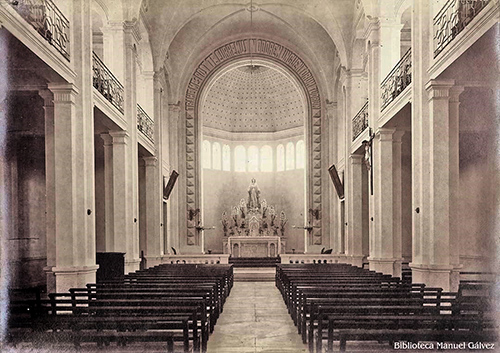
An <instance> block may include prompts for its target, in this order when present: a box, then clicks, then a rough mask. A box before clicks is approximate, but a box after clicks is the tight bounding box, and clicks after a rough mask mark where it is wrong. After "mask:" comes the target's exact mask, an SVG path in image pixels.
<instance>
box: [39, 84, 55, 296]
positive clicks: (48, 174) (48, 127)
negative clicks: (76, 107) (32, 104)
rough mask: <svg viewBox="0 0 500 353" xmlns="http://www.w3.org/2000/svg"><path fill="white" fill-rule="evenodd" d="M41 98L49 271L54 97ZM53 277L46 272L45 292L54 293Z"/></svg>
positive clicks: (52, 254)
mask: <svg viewBox="0 0 500 353" xmlns="http://www.w3.org/2000/svg"><path fill="white" fill-rule="evenodd" d="M38 95H39V96H40V97H42V98H43V102H44V104H43V109H44V112H45V194H46V196H45V222H46V227H45V229H46V235H47V237H46V241H47V267H46V268H45V270H46V271H50V270H51V268H52V267H55V266H56V237H55V236H54V235H55V232H56V213H55V204H56V202H55V200H56V190H55V184H56V176H55V146H54V101H53V100H54V96H53V94H52V92H51V91H49V90H42V91H38ZM55 290H56V288H55V276H54V274H53V273H52V272H47V292H49V293H50V292H54V291H55Z"/></svg>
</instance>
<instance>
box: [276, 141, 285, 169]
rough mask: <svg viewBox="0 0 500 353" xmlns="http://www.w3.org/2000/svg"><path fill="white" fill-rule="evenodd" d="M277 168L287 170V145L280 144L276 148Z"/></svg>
mask: <svg viewBox="0 0 500 353" xmlns="http://www.w3.org/2000/svg"><path fill="white" fill-rule="evenodd" d="M276 170H277V171H278V172H282V171H284V170H285V147H284V146H283V145H278V147H277V148H276Z"/></svg>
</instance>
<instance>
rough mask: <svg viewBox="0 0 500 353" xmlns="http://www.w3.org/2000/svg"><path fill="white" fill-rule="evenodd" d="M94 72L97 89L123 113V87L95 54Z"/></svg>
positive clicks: (94, 83) (93, 56) (93, 59)
mask: <svg viewBox="0 0 500 353" xmlns="http://www.w3.org/2000/svg"><path fill="white" fill-rule="evenodd" d="M92 71H93V85H94V87H95V89H97V90H98V91H99V92H100V93H101V94H102V95H103V97H104V98H106V99H107V100H108V101H109V102H110V103H111V104H113V105H114V106H115V107H116V108H117V109H118V110H119V111H120V112H121V113H123V86H122V84H121V83H120V81H118V79H117V78H116V77H115V76H114V75H113V74H112V73H111V71H110V70H109V69H108V68H107V67H106V65H104V63H103V62H102V61H101V59H99V57H98V56H97V55H96V53H94V52H93V53H92Z"/></svg>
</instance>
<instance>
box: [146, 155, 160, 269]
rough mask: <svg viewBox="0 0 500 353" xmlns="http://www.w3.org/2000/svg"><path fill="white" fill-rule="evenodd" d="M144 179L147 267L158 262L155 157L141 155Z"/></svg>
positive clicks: (158, 241)
mask: <svg viewBox="0 0 500 353" xmlns="http://www.w3.org/2000/svg"><path fill="white" fill-rule="evenodd" d="M143 159H144V166H145V181H146V210H145V211H146V249H145V251H144V255H145V256H146V260H147V267H151V266H155V265H158V264H159V263H160V262H157V261H159V259H160V256H161V253H160V250H161V249H162V248H163V247H162V242H161V232H160V231H161V228H160V207H161V202H159V200H157V197H156V196H157V195H158V192H157V190H158V181H159V180H158V170H157V169H158V159H157V158H156V157H143Z"/></svg>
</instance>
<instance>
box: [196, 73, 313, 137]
mask: <svg viewBox="0 0 500 353" xmlns="http://www.w3.org/2000/svg"><path fill="white" fill-rule="evenodd" d="M305 114H306V107H305V103H304V100H303V98H302V96H301V94H300V91H299V89H298V88H297V86H296V85H294V83H293V82H292V81H291V80H290V78H288V77H286V76H285V75H284V74H282V73H281V72H279V71H278V70H276V69H274V68H271V67H266V66H250V65H244V66H240V67H236V68H233V69H231V70H229V71H227V72H226V73H224V74H223V75H222V76H221V77H219V78H217V80H216V81H215V82H214V84H213V85H211V86H210V88H209V89H208V93H207V95H206V97H205V99H204V101H203V103H202V108H201V116H202V119H203V125H204V126H206V127H210V128H214V129H217V130H223V131H228V132H276V131H282V130H288V129H291V128H294V127H300V126H304V122H305V121H304V118H305Z"/></svg>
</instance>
